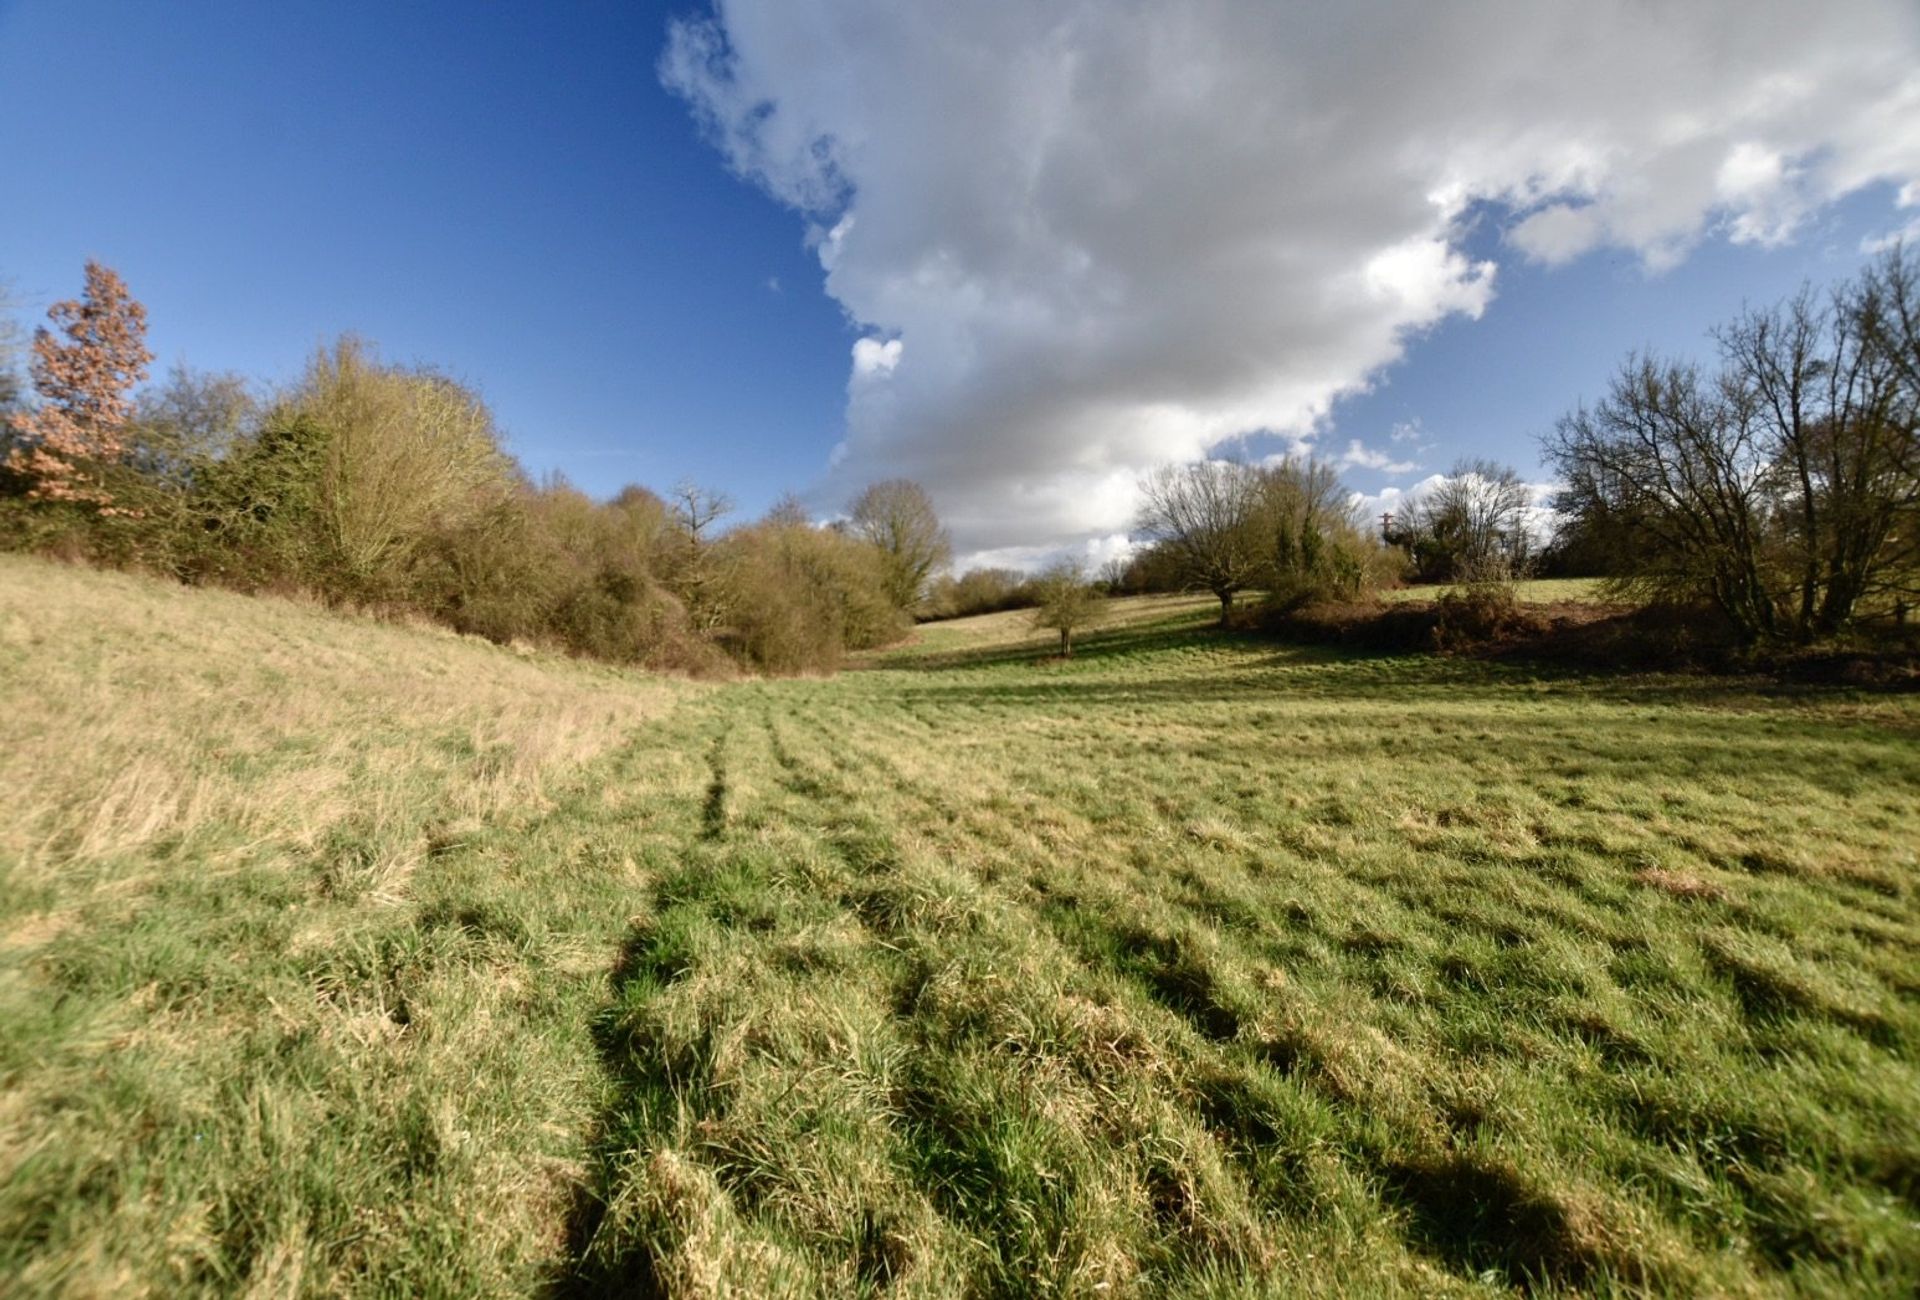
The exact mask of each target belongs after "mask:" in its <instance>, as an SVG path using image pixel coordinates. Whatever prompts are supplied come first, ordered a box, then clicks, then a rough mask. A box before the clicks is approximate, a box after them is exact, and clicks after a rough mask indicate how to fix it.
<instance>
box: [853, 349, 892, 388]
mask: <svg viewBox="0 0 1920 1300" xmlns="http://www.w3.org/2000/svg"><path fill="white" fill-rule="evenodd" d="M899 364H900V340H899V339H887V340H885V341H884V342H883V341H882V340H880V339H859V340H857V341H856V342H855V343H854V345H853V374H854V378H855V379H875V378H878V377H879V376H881V375H885V374H888V373H890V372H891V371H892V370H893V368H894V367H895V366H897V365H899Z"/></svg>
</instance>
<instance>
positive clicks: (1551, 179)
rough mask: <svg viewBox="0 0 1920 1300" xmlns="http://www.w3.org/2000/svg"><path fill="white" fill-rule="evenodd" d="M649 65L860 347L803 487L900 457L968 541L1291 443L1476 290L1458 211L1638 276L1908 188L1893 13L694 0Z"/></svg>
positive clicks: (992, 537) (1044, 531) (1461, 309)
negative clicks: (1702, 249)
mask: <svg viewBox="0 0 1920 1300" xmlns="http://www.w3.org/2000/svg"><path fill="white" fill-rule="evenodd" d="M661 73H662V76H663V78H664V80H665V81H666V83H667V84H668V85H669V86H670V87H672V88H673V89H674V90H676V91H677V92H679V93H680V94H681V95H682V96H683V97H685V98H686V99H687V100H688V102H689V103H690V104H691V105H692V106H693V108H694V111H695V113H696V115H697V116H698V117H699V119H700V120H701V121H702V123H703V124H704V125H705V128H706V129H707V131H708V132H709V134H710V135H711V137H712V138H713V140H714V141H715V142H716V144H717V145H718V147H719V148H720V149H721V151H722V152H723V154H724V155H725V157H726V159H727V160H728V162H729V163H730V164H731V165H732V166H733V167H734V168H735V169H736V170H738V171H739V172H740V173H741V174H743V175H745V176H748V177H750V178H752V179H753V180H755V181H756V182H758V183H759V184H760V185H762V186H764V187H765V188H766V189H767V190H768V192H770V193H771V194H773V195H775V196H777V197H778V198H779V199H781V200H782V201H784V202H786V203H789V204H791V205H793V206H794V207H795V208H797V209H799V210H800V211H801V212H803V213H804V214H806V217H807V219H808V220H809V221H810V222H811V223H812V225H811V227H810V235H809V238H810V239H811V241H812V243H813V245H814V247H815V248H816V249H817V252H818V255H819V257H820V260H821V264H822V266H823V267H825V269H826V272H827V281H826V283H827V290H828V292H829V293H830V294H831V295H832V296H833V297H834V298H835V299H836V300H838V301H839V302H840V303H841V305H842V306H843V307H844V308H845V310H846V312H847V313H848V315H849V316H850V317H851V318H852V319H853V320H854V321H855V322H856V323H858V324H859V325H860V326H861V327H863V329H865V330H866V331H867V332H868V333H870V334H871V335H874V336H876V338H875V339H871V340H862V344H866V345H868V347H867V350H866V351H864V352H863V351H861V350H860V347H861V345H856V354H855V359H854V365H853V370H852V373H851V374H850V376H849V384H848V406H847V435H846V439H845V441H844V443H843V444H842V447H841V448H840V449H838V450H837V452H836V457H837V459H836V461H835V463H834V465H833V466H832V468H831V469H830V471H829V479H828V484H827V487H826V489H825V492H824V495H825V496H829V497H837V496H844V495H846V494H848V493H850V491H851V490H852V489H853V488H854V487H855V486H857V484H859V483H860V482H862V481H864V480H866V479H871V478H876V477H882V476H890V475H895V474H906V475H910V476H912V477H915V478H918V479H920V480H921V481H922V482H924V483H925V484H926V485H927V487H928V488H929V490H930V491H932V492H933V494H934V496H935V499H936V501H937V503H938V504H939V506H940V508H941V510H942V512H943V514H944V515H945V516H946V517H947V518H948V520H949V521H950V523H951V525H952V527H953V530H954V532H955V535H956V542H957V543H958V545H959V546H960V547H961V549H962V550H963V551H966V550H973V549H982V548H986V547H996V546H1013V547H1047V546H1058V545H1060V544H1063V543H1065V542H1066V541H1068V540H1070V539H1072V538H1075V537H1083V536H1091V535H1098V536H1109V535H1113V534H1116V533H1118V532H1120V531H1122V530H1124V529H1125V528H1126V526H1127V524H1128V521H1129V520H1130V518H1131V514H1132V509H1133V500H1134V492H1133V484H1134V481H1135V479H1136V477H1137V475H1138V474H1139V472H1140V471H1141V470H1142V469H1143V468H1145V467H1147V466H1149V465H1150V464H1152V463H1154V462H1156V461H1160V460H1164V459H1174V458H1190V457H1196V456H1199V455H1202V454H1204V453H1205V452H1206V451H1207V450H1208V449H1209V448H1212V447H1215V446H1217V445H1219V444H1220V443H1222V442H1223V441H1226V440H1229V439H1232V438H1235V437H1237V436H1240V435H1242V434H1245V433H1248V432H1250V431H1270V432H1274V433H1277V434H1279V435H1281V436H1283V437H1287V438H1291V439H1293V440H1294V441H1295V442H1296V443H1298V442H1303V441H1306V440H1308V439H1310V438H1311V437H1312V436H1313V435H1314V433H1315V431H1316V430H1317V429H1319V428H1320V427H1321V425H1322V423H1323V421H1324V417H1325V416H1326V414H1327V412H1328V410H1329V409H1330V408H1331V406H1332V404H1333V403H1334V402H1335V401H1336V400H1337V399H1338V398H1339V397H1341V396H1342V395H1344V394H1349V393H1353V392H1356V391H1360V390H1362V389H1364V388H1365V387H1366V386H1367V385H1368V384H1369V383H1370V382H1371V380H1372V378H1373V376H1375V375H1376V374H1377V372H1378V371H1379V370H1380V369H1381V368H1382V367H1384V366H1386V365H1388V364H1390V363H1392V362H1393V361H1394V360H1396V359H1397V358H1398V357H1399V356H1400V355H1401V353H1402V351H1403V350H1404V349H1405V348H1406V347H1407V346H1408V343H1409V340H1410V339H1411V338H1412V337H1413V336H1414V335H1417V334H1418V333H1419V332H1420V331H1422V330H1424V329H1427V328H1429V327H1431V326H1433V325H1435V324H1436V323H1438V322H1439V321H1441V320H1443V319H1446V318H1447V317H1449V316H1454V315H1465V316H1468V317H1473V316H1477V315H1479V314H1480V313H1481V312H1483V311H1484V310H1485V309H1486V307H1487V305H1488V303H1489V302H1490V301H1491V299H1492V297H1493V294H1494V290H1495V285H1496V283H1497V274H1496V269H1495V267H1494V266H1493V265H1492V264H1491V263H1489V262H1487V261H1485V260H1475V259H1473V258H1470V257H1469V256H1468V255H1467V254H1466V253H1465V252H1463V251H1462V250H1463V246H1464V241H1465V229H1466V223H1467V222H1468V221H1469V220H1473V219H1476V218H1477V213H1478V212H1479V211H1481V209H1478V208H1476V206H1475V205H1476V204H1479V203H1483V202H1490V203H1492V204H1494V205H1504V206H1505V207H1506V208H1508V209H1510V210H1511V211H1512V212H1513V213H1514V214H1516V216H1515V218H1514V220H1513V221H1512V223H1511V225H1510V228H1509V229H1508V230H1507V232H1506V233H1507V240H1508V245H1509V247H1511V248H1512V249H1513V250H1514V251H1515V254H1516V255H1518V256H1524V257H1530V258H1535V259H1539V260H1541V261H1544V262H1561V261H1565V260H1567V259H1569V258H1572V257H1576V256H1578V255H1580V254H1581V253H1583V252H1586V251H1589V250H1592V249H1595V248H1599V247H1605V246H1614V247H1620V248H1624V249H1628V250H1631V251H1632V252H1634V253H1635V254H1637V255H1638V256H1639V257H1640V258H1641V259H1642V260H1643V261H1644V262H1645V263H1646V265H1648V266H1649V267H1651V268H1655V269H1658V268H1660V267H1664V266H1668V265H1671V264H1673V263H1674V262H1675V261H1677V260H1678V259H1680V258H1681V257H1684V256H1685V254H1686V252H1687V251H1688V250H1689V249H1690V248H1691V247H1693V246H1694V245H1695V244H1696V243H1697V242H1698V241H1699V240H1701V239H1702V238H1706V237H1710V236H1713V235H1716V234H1717V235H1723V236H1725V237H1727V238H1731V239H1736V240H1748V241H1756V242H1763V243H1771V242H1778V241H1780V240H1783V239H1787V238H1790V237H1791V235H1792V234H1793V232H1794V231H1795V230H1796V229H1798V228H1799V227H1800V225H1801V224H1802V223H1803V222H1804V221H1805V219H1806V218H1807V216H1808V215H1809V214H1811V213H1813V212H1815V211H1816V210H1817V209H1818V208H1819V207H1820V206H1821V205H1822V204H1824V203H1827V202H1829V201H1831V200H1833V199H1835V198H1836V197H1838V196H1841V195H1844V194H1847V193H1850V192H1852V191H1855V190H1858V189H1860V188H1862V187H1864V186H1867V185H1871V184H1874V183H1878V182H1887V183H1891V184H1893V185H1895V186H1901V185H1905V186H1908V187H1910V188H1909V190H1908V191H1907V192H1908V193H1912V192H1914V191H1913V190H1912V189H1911V187H1913V186H1915V185H1917V184H1920V7H1916V6H1914V5H1913V4H1912V3H1911V2H1910V0H1850V2H1836V3H1831V4H1828V5H1826V6H1823V7H1822V10H1821V13H1820V15H1819V17H1818V19H1817V20H1810V19H1809V17H1808V11H1807V9H1806V7H1805V5H1804V4H1799V3H1792V2H1791V0H1693V2H1691V3H1688V4H1684V5H1649V4H1646V3H1644V2H1643V0H1592V2H1591V3H1586V4H1582V5H1579V6H1572V5H1521V6H1516V5H1511V4H1506V3H1501V2H1500V0H1481V2H1480V3H1463V4H1453V5H1405V4H1389V3H1385V2H1384V0H1377V2H1375V3H1354V4H1348V5H1342V6H1337V7H1335V6H1295V5H1265V4H1247V3H1244V0H1187V2H1186V3H1182V4H1178V5H1166V4H1162V3H1153V2H1152V0H1110V2H1107V3H1097V2H1095V0H1063V2H1062V3H1058V4H1035V3H1032V2H1031V0H968V3H965V4H954V3H948V2H946V0H919V2H918V3H909V2H908V0H718V3H717V7H716V14H715V18H714V19H713V20H712V21H710V22H700V21H695V22H682V23H676V24H675V25H674V26H673V28H672V35H671V39H670V42H669V47H668V50H667V52H666V54H665V56H664V57H663V59H662V63H661ZM878 339H885V340H887V342H885V343H881V342H879V341H878ZM894 345H902V346H901V347H900V348H899V350H896V351H894V352H893V353H892V354H891V355H890V356H889V357H886V359H885V360H884V361H883V360H882V356H883V354H882V353H880V352H875V351H873V349H885V348H888V347H893V346H894Z"/></svg>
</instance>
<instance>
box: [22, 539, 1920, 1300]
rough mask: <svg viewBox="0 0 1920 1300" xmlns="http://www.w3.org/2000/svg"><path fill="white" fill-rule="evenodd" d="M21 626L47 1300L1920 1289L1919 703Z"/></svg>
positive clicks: (1008, 658) (63, 585)
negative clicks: (723, 662)
mask: <svg viewBox="0 0 1920 1300" xmlns="http://www.w3.org/2000/svg"><path fill="white" fill-rule="evenodd" d="M0 609H4V610H5V613H4V615H0V620H3V621H0V629H3V631H0V654H3V655H4V656H5V659H4V664H5V668H6V672H7V676H6V678H5V679H4V680H5V687H4V690H5V699H4V701H0V704H4V711H3V712H0V729H4V738H5V739H6V740H7V741H9V742H11V743H10V744H9V745H8V747H7V757H6V758H5V759H4V760H3V761H5V762H7V763H8V764H9V767H8V768H7V770H6V773H5V775H6V777H7V779H8V781H9V782H10V783H12V788H14V789H16V790H24V791H25V795H24V799H25V803H24V807H25V809H26V810H27V815H26V816H25V817H24V818H22V819H17V820H18V824H19V826H20V827H22V828H24V829H16V828H15V824H14V822H12V821H10V822H9V825H8V829H7V831H6V834H7V836H8V838H7V840H6V841H5V853H6V868H5V869H6V871H7V877H6V881H5V888H4V890H0V909H4V911H0V1084H3V1087H4V1091H3V1092H0V1280H6V1281H8V1282H10V1283H11V1284H12V1285H11V1287H10V1289H11V1290H14V1291H17V1292H19V1293H22V1294H32V1293H88V1292H95V1293H98V1292H107V1291H118V1292H138V1291H142V1290H145V1291H150V1292H154V1293H161V1292H166V1293H175V1292H182V1291H186V1292H194V1291H234V1290H253V1291H258V1292H261V1293H273V1294H314V1295H320V1294H340V1293H367V1294H374V1293H380V1294H389V1293H412V1292H420V1291H435V1292H443V1293H458V1294H500V1295H509V1294H521V1295H525V1294H536V1293H549V1294H551V1293H558V1294H603V1293H609V1292H613V1293H638V1294H654V1293H666V1294H673V1295H717V1294H727V1293H737V1294H746V1295H762V1294H810V1295H842V1294H859V1293H867V1294H878V1293H881V1292H886V1293H888V1294H900V1295H926V1296H935V1295H941V1296H944V1295H956V1296H957V1295H983V1294H985V1295H1005V1294H1030V1293H1049V1292H1051V1293H1056V1294H1081V1295H1100V1296H1110V1295H1118V1294H1149V1295H1195V1294H1214V1295H1229V1294H1232V1295H1243V1294H1248V1295H1251V1294H1352V1293H1354V1290H1355V1289H1356V1288H1359V1289H1360V1290H1362V1291H1364V1292H1366V1293H1370V1294H1382V1295H1395V1294H1398V1295H1409V1296H1412V1295H1461V1296H1467V1295H1494V1294H1505V1293H1515V1292H1531V1293H1535V1294H1570V1293H1573V1292H1575V1291H1578V1292H1579V1293H1581V1294H1594V1293H1607V1292H1609V1291H1628V1292H1632V1291H1641V1290H1653V1291H1663V1292H1670V1293H1676V1294H1708V1293H1731V1294H1761V1295H1764V1294H1788V1293H1792V1292H1795V1291H1798V1292H1801V1293H1817V1294H1858V1295H1883V1294H1902V1293H1907V1292H1910V1291H1911V1290H1912V1289H1913V1288H1914V1286H1915V1285H1916V1284H1917V1283H1920V1224H1916V1218H1917V1217H1920V1207H1917V1206H1916V1200H1917V1199H1920V1189H1917V1187H1916V1182H1915V1177H1916V1170H1920V1067H1917V1066H1916V1054H1917V1052H1920V983H1916V981H1915V978H1914V969H1913V961H1914V956H1915V954H1916V953H1920V902H1917V901H1916V899H1917V897H1920V896H1917V894H1916V881H1915V879H1914V873H1915V860H1914V857H1913V844H1914V841H1915V832H1916V829H1917V828H1920V745H1917V744H1916V743H1915V742H1916V739H1920V702H1916V701H1915V700H1913V699H1911V698H1900V697H1893V696H1871V695H1860V694H1846V693H1835V692H1820V693H1804V694H1800V695H1794V696H1778V695H1776V696H1764V695H1759V694H1756V693H1754V692H1753V691H1751V690H1749V689H1747V688H1745V687H1742V686H1740V685H1738V684H1732V683H1729V682H1727V681H1724V680H1720V681H1700V680H1680V679H1673V680H1650V679H1639V680H1634V681H1623V680H1619V679H1607V678H1581V677H1572V676H1560V677H1540V676H1528V675H1525V674H1524V673H1522V672H1519V671H1517V670H1514V669H1512V668H1509V667H1504V666H1501V665H1497V664H1489V663H1485V662H1480V661H1462V660H1445V659H1436V658H1431V657H1406V658H1391V657H1371V658H1358V657H1344V656H1341V655H1339V654H1336V653H1333V652H1331V651H1326V650H1316V649H1302V648H1297V647H1279V646H1275V645H1273V644H1269V643H1261V642H1258V641H1254V640H1247V639H1242V638H1235V637H1230V636H1222V635H1220V634H1218V633H1215V632H1213V631H1211V630H1210V629H1207V628H1206V627H1205V626H1204V624H1205V622H1206V620H1207V613H1208V611H1207V610H1206V609H1205V608H1204V606H1200V605H1196V606H1194V607H1193V608H1184V607H1180V606H1178V605H1169V606H1165V607H1153V606H1149V605H1140V606H1128V607H1124V608H1123V609H1122V610H1120V611H1119V615H1120V616H1119V617H1117V618H1116V619H1115V622H1114V625H1113V626H1111V627H1110V628H1108V629H1107V630H1106V631H1104V632H1098V633H1095V634H1092V635H1090V636H1088V637H1087V638H1086V639H1085V641H1084V648H1083V649H1082V650H1081V652H1080V653H1079V654H1078V655H1077V656H1076V658H1075V659H1074V660H1073V661H1071V662H1068V663H1059V662H1050V661H1046V660H1044V658H1043V655H1044V652H1045V647H1044V645H1043V644H1041V643H1038V642H1036V641H1032V640H1030V639H1029V637H1028V632H1027V629H1026V628H1025V626H1024V624H1023V623H1021V622H1020V621H1019V620H1017V619H1011V620H1010V619H1006V618H1002V619H1001V621H1000V622H999V623H991V622H985V621H983V622H981V623H978V624H975V625H971V626H961V625H959V624H949V625H946V628H945V629H944V631H946V633H947V635H945V636H943V637H941V638H933V637H929V638H927V639H926V641H925V642H923V643H922V644H921V645H919V646H917V647H913V648H909V649H908V650H906V651H904V652H898V653H895V654H892V655H888V656H882V657H879V659H878V662H877V663H876V664H875V665H874V666H872V667H871V668H870V670H868V671H862V672H855V673H848V674H845V675H843V676H841V677H839V678H837V679H833V680H824V681H823V680H804V681H766V682H746V683H738V684H734V685H729V686H723V687H711V688H699V687H693V686H685V685H678V684H666V683H654V682H647V681H644V680H640V679H636V678H633V677H629V676H623V675H619V674H614V673H609V672H600V671H597V670H594V669H590V668H585V667H582V666H579V665H574V664H569V663H565V662H551V661H545V660H537V659H536V660H523V659H520V658H516V657H515V656H513V655H511V654H508V653H505V652H502V651H498V650H494V649H492V648H490V647H485V646H479V645H474V644H471V643H468V642H463V641H459V640H457V639H454V638H448V637H445V636H442V635H438V634H431V633H415V632H412V631H408V630H404V629H395V628H387V627H380V626H378V625H372V624H364V623H347V622H342V623H333V622H330V621H329V620H326V619H325V618H323V617H322V616H321V615H319V614H317V613H315V612H313V611H308V610H304V609H300V608H297V607H288V606H282V605H273V604H256V603H251V602H246V601H243V600H240V599H238V598H234V597H226V596H219V595H213V594H206V593H192V592H179V591H175V590H174V589H171V588H163V587H156V586H153V585H151V584H145V583H141V582H138V581H136V580H132V579H126V578H119V577H111V576H100V575H91V574H82V573H75V572H72V571H67V570H57V569H46V568H42V567H37V566H30V565H27V564H25V563H24V562H20V561H7V562H5V564H4V567H0ZM258 629H270V630H258ZM336 693H338V694H341V695H343V696H344V699H345V702H344V703H340V704H338V705H335V704H333V703H331V702H330V701H332V700H333V697H334V695H335V694H336ZM528 701H531V702H528ZM280 702H286V703H287V704H288V706H289V708H290V713H288V714H286V715H284V717H285V718H290V719H291V720H290V721H286V720H282V721H276V720H275V717H276V715H275V713H274V711H273V709H274V705H275V704H276V703H280ZM569 710H570V711H571V713H570V715H569V716H570V717H571V719H572V721H570V722H569V723H568V724H567V725H566V726H564V727H562V728H560V730H561V731H562V732H564V733H565V734H566V735H568V736H570V737H573V739H572V740H570V741H569V742H568V743H567V744H565V745H561V744H559V743H558V742H557V741H547V742H538V743H533V742H529V747H527V748H525V749H523V750H521V751H515V750H513V749H511V748H510V745H511V741H510V739H508V738H510V737H512V736H515V735H542V734H545V733H546V729H547V727H548V725H549V724H547V723H546V722H545V719H546V718H547V717H549V716H550V715H551V714H552V713H554V712H556V711H562V712H564V711H569ZM126 715H134V716H135V717H136V720H135V721H126V722H117V721H116V720H117V719H121V718H123V716H126ZM122 727H127V728H133V730H132V731H129V732H126V733H124V734H123V733H122V732H121V731H120V730H118V728H122ZM503 745H508V746H509V748H504V749H503V748H502V746H503ZM115 746H118V748H115ZM22 748H24V749H26V750H27V751H28V752H30V754H31V755H33V757H31V758H28V759H17V758H15V757H13V753H14V751H15V750H17V749H22ZM514 752H521V753H524V754H530V755H532V756H531V757H527V758H526V759H525V761H524V762H521V763H518V764H516V763H515V762H514V761H510V755H511V754H512V753H514ZM489 755H493V756H494V757H492V758H491V759H490V758H489V757H488V756H489ZM147 756H151V757H150V759H148V758H147ZM143 761H147V762H150V767H147V768H143V767H142V766H141V764H142V762H143ZM130 766H131V767H133V768H134V769H135V770H137V771H142V772H144V775H140V776H139V777H138V778H137V779H136V778H134V777H126V778H122V777H120V776H119V775H118V774H119V773H122V772H124V771H126V770H127V769H128V768H129V767H130ZM315 770H318V771H322V772H326V773H330V775H326V776H315V775H310V774H309V773H311V772H312V771H315ZM502 772H504V773H505V775H501V773H502ZM183 773H185V774H187V775H182V774H183ZM149 790H160V791H162V792H171V794H169V795H168V796H167V797H164V798H163V797H157V796H154V795H151V794H142V795H140V797H139V798H135V797H134V795H133V793H130V792H134V791H149ZM116 792H117V793H116ZM133 808H145V809H149V810H151V809H155V808H158V809H160V810H162V811H161V812H158V813H155V812H151V811H149V812H148V813H145V814H143V815H141V816H134V815H133V814H132V813H131V812H128V811H122V810H123V809H133ZM96 828H98V829H97V830H96ZM408 846H410V847H408Z"/></svg>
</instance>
